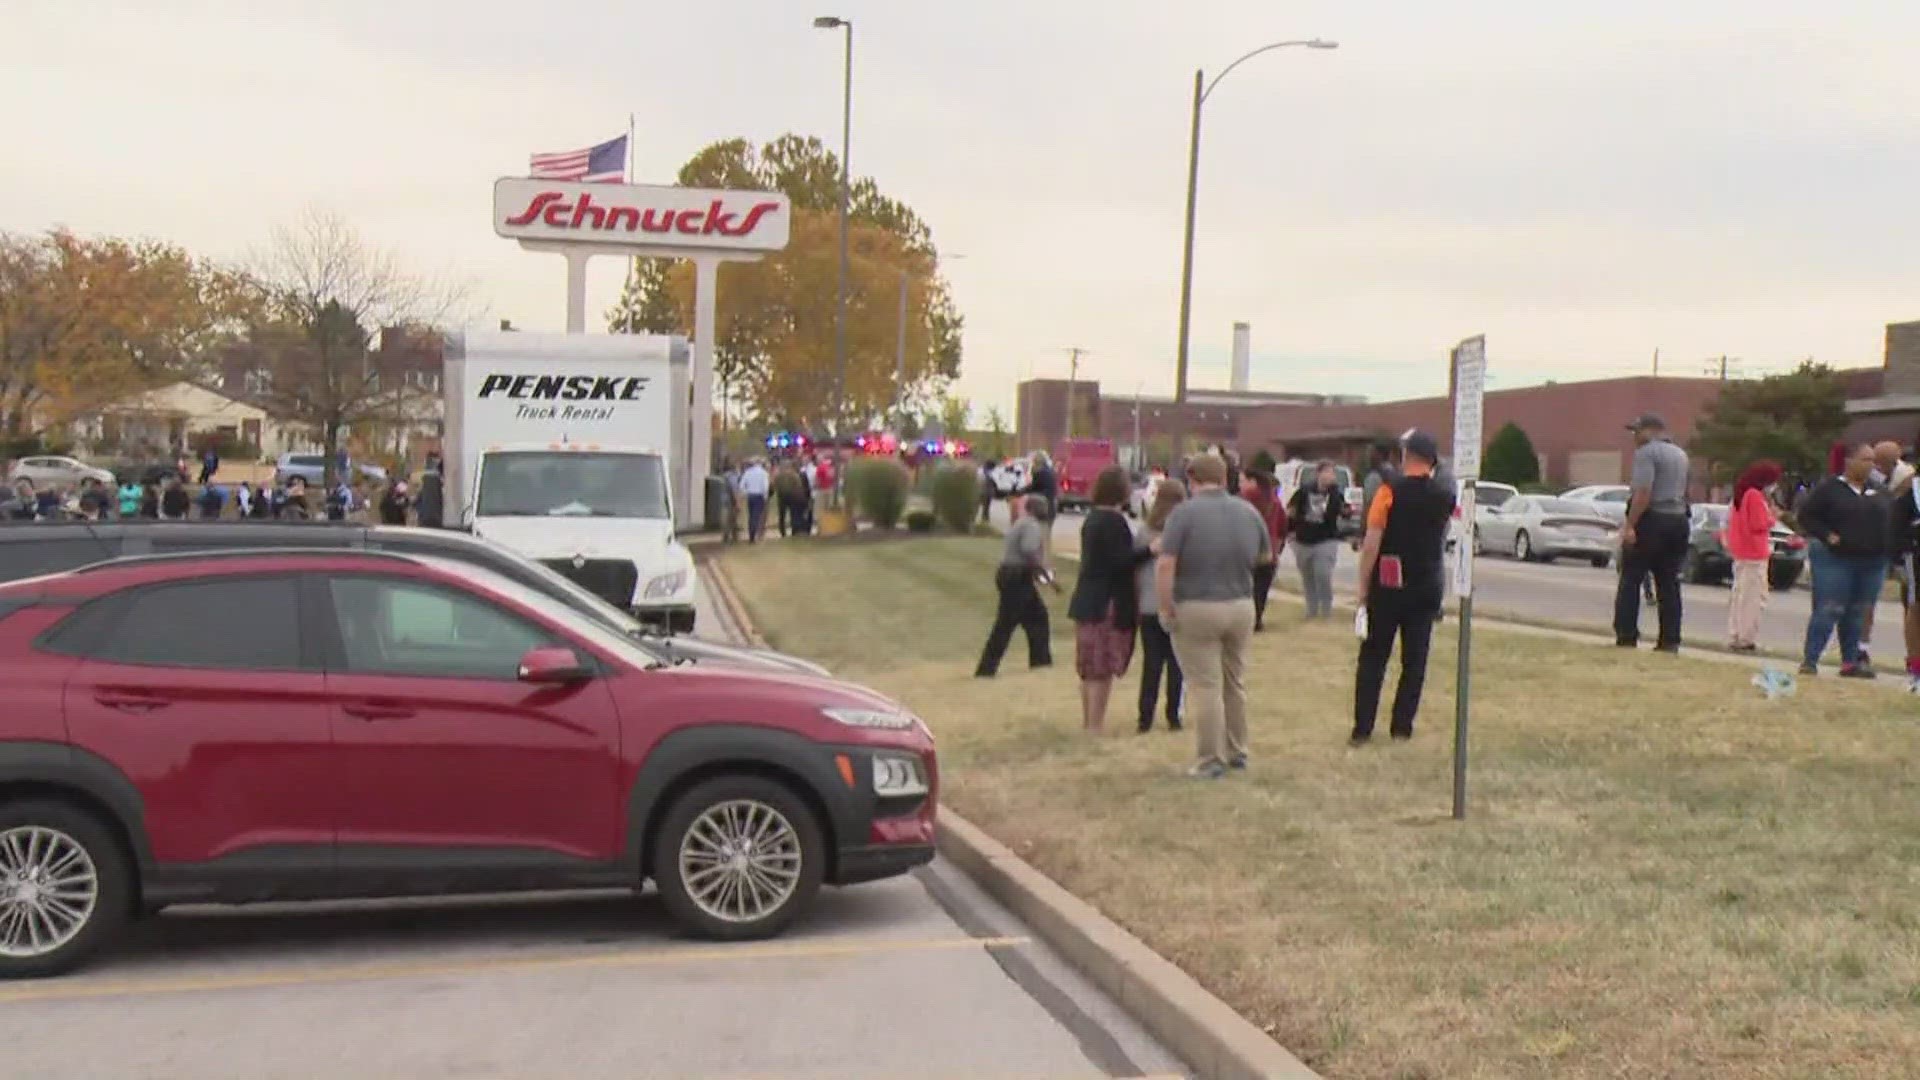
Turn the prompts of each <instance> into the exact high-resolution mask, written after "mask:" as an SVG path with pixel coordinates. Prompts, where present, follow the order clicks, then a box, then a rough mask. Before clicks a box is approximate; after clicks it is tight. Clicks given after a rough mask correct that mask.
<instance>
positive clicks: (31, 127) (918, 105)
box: [0, 0, 1920, 406]
mask: <svg viewBox="0 0 1920 1080" xmlns="http://www.w3.org/2000/svg"><path fill="white" fill-rule="evenodd" d="M821 2H822V3H827V2H829V0H821ZM830 2H831V3H833V4H837V5H838V6H836V7H833V8H831V9H828V8H822V9H821V10H819V11H816V10H814V9H813V8H810V7H807V6H806V5H804V4H796V3H793V2H788V0H706V2H704V3H700V4H668V3H659V2H655V3H635V2H633V0H624V2H620V3H614V2H600V0H548V2H546V3H537V4H530V3H525V2H516V3H500V2H494V0H466V2H464V3H459V4H454V3H438V2H437V3H421V2H409V0H322V2H314V3H305V2H295V0H250V2H246V3H225V2H206V3H200V2H192V0H158V2H155V0H147V2H145V3H133V4H116V3H101V2H89V3H84V4H82V3H77V2H74V0H52V2H45V0H5V2H0V37H4V39H5V40H7V41H8V42H9V44H8V47H7V62H6V63H5V64H4V65H0V101H5V102H7V107H6V108H5V109H4V110H0V134H3V135H4V145H5V146H6V147H7V148H8V150H7V153H6V154H5V157H4V161H5V164H4V166H0V227H4V228H9V229H39V228H44V227H47V226H50V225H54V224H64V225H67V226H70V227H72V228H74V229H76V230H79V231H83V232H99V233H123V234H126V233H133V234H145V235H151V236H154V237H159V238H164V239H168V240H172V241H176V242H178V243H181V244H184V245H187V246H189V247H191V248H193V249H196V250H198V251H204V252H207V253H211V254H218V255H231V256H239V255H243V254H244V253H246V252H247V251H248V250H249V249H252V248H256V247H258V246H259V245H260V244H261V243H262V242H263V241H264V239H265V237H266V234H267V231H268V228H269V227H270V226H271V225H272V224H273V223H275V222H277V221H283V220H286V219H288V218H290V217H292V216H293V215H295V214H296V213H298V212H299V211H300V210H301V209H302V208H303V207H307V206H320V207H324V208H328V209H332V210H335V211H338V212H339V213H340V214H342V215H344V216H346V217H347V218H348V219H349V220H351V221H352V222H353V223H354V224H356V225H357V226H359V227H360V228H361V229H362V230H363V231H364V232H365V233H366V234H368V235H369V237H371V238H373V239H375V240H377V241H378V242H380V243H382V244H384V245H386V246H388V247H390V248H392V249H394V250H395V251H397V252H398V253H399V254H401V255H402V256H403V257H404V258H405V259H406V260H407V262H408V263H409V264H411V265H412V266H414V267H416V268H418V269H420V270H422V271H425V272H430V273H451V274H455V275H457V276H460V277H463V278H466V279H469V280H471V281H472V282H473V283H474V285H475V290H476V293H477V296H478V299H479V300H480V301H481V302H482V303H483V304H484V305H485V307H486V308H487V310H488V311H489V312H490V314H491V315H492V316H494V317H506V318H511V319H512V320H513V321H514V322H515V323H516V324H517V325H520V326H523V327H527V328H550V329H559V328H560V327H561V325H562V323H563V321H564V314H565V312H564V307H565V304H564V301H565V297H564V288H563V271H562V264H561V261H560V260H559V259H557V258H554V257H551V256H536V255H531V254H527V253H523V252H522V251H520V249H519V248H518V247H517V246H515V245H514V244H512V243H510V242H508V241H505V240H501V239H499V238H497V237H495V236H493V235H492V232H491V227H490V225H489V217H488V215H489V206H490V203H489V199H490V190H491V183H492V180H493V178H494V177H496V176H500V175H519V174H521V173H523V172H524V169H525V164H526V155H527V154H528V152H530V151H534V150H560V149H568V148H573V147H578V146H583V145H587V144H589V143H593V142H597V141H600V140H603V139H606V138H610V137H612V136H614V135H617V134H619V133H621V132H622V131H624V130H625V128H626V123H627V115H628V113H629V112H634V113H637V114H638V117H639V121H638V127H639V137H638V172H639V174H640V177H641V178H642V179H657V180H659V181H660V182H668V181H670V180H671V178H672V176H673V173H674V171H675V170H676V168H677V167H678V166H679V164H680V163H681V162H682V161H683V160H684V159H686V158H687V157H688V156H689V155H690V154H691V153H693V152H694V151H695V150H697V149H699V148H700V147H701V146H702V145H704V144H706V143H708V142H710V141H712V140H715V139H720V138H724V137H729V136H736V135H739V136H746V137H748V138H751V139H753V140H756V141H761V140H765V139H767V138H770V137H773V136H776V135H779V134H781V133H783V132H788V131H795V132H801V133H806V134H816V135H820V136H822V137H824V138H827V139H828V140H829V141H830V142H833V143H836V144H837V141H838V138H839V115H840V114H839V109H840V38H839V37H838V36H837V35H836V34H828V33H824V32H820V31H815V30H813V29H811V28H810V26H809V22H810V18H811V16H813V15H815V14H827V13H831V14H838V15H844V16H848V17H851V18H852V19H854V21H855V23H856V26H857V30H856V42H855V50H856V51H855V74H854V94H855V97H854V143H853V163H854V169H855V171H856V172H859V173H865V174H870V175H872V176H874V177H875V178H876V179H877V180H878V182H879V183H880V185H881V187H882V188H883V189H884V190H886V191H887V192H889V193H891V194H893V195H896V196H898V197H900V198H903V199H905V200H906V201H907V202H909V203H910V204H912V205H913V207H914V208H915V209H916V210H917V211H919V213H920V215H921V216H922V217H923V218H925V219H926V221H927V222H928V223H929V224H930V225H931V226H932V228H933V231H934V236H935V239H936V241H937V242H938V244H939V246H940V248H941V250H942V251H943V252H950V253H962V254H964V255H965V256H966V258H965V259H964V260H961V261H955V262H953V263H952V264H951V265H949V266H948V267H947V272H948V275H949V277H950V278H951V280H952V281H953V284H954V291H955V296H956V299H957V300H958V302H959V304H960V307H961V310H962V312H963V313H964V314H965V316H966V319H967V331H966V338H965V344H966V358H965V364H964V374H963V376H962V379H961V384H960V389H961V392H962V393H964V394H967V395H969V396H971V397H972V398H973V399H974V400H975V401H976V402H979V403H981V404H988V403H997V404H1001V405H1003V406H1006V405H1010V403H1011V401H1012V396H1013V392H1012V386H1013V383H1014V382H1015V381H1016V380H1017V379H1019V378H1022V377H1025V376H1027V375H1029V374H1051V375H1061V376H1064V375H1065V373H1066V353H1065V351H1064V347H1065V346H1070V345H1078V346H1083V347H1085V348H1087V349H1089V350H1091V353H1090V356H1089V357H1088V359H1087V360H1086V361H1085V363H1084V365H1083V377H1091V378H1097V379H1099V380H1101V381H1102V382H1103V383H1104V384H1105V385H1106V386H1107V388H1108V389H1109V390H1110V391H1111V392H1117V393H1130V392H1133V391H1134V390H1135V388H1136V387H1137V388H1140V389H1142V390H1144V391H1145V392H1146V393H1148V394H1153V393H1166V392H1169V391H1170V390H1171V387H1172V370H1173V366H1172V356H1173V351H1174V350H1173V342H1174V334H1175V326H1176V315H1177V306H1178V299H1179V292H1178V289H1179V268H1180V262H1179V259H1180V227H1181V212H1182V208H1183V200H1184V184H1185V179H1186V146H1187V121H1188V115H1189V108H1190V94H1191V87H1192V78H1193V70H1194V69H1195V68H1196V67H1204V68H1206V69H1208V70H1209V71H1212V70H1216V69H1218V68H1220V67H1222V66H1224V65H1225V64H1226V63H1227V62H1229V61H1231V60H1232V59H1233V58H1234V57H1235V56H1238V55H1239V54H1240V53H1242V52H1245V51H1246V50H1248V49H1250V48H1253V47H1255V46H1257V45H1260V44H1263V43H1266V42H1268V41H1273V40H1281V39H1287V38H1296V37H1299V38H1305V37H1315V36H1321V37H1327V38H1333V39H1337V40H1338V41H1339V42H1340V45H1341V47H1340V49H1339V50H1338V51H1337V52H1309V51H1306V50H1282V51H1279V52H1275V53H1271V54H1268V55H1266V56H1262V57H1259V58H1257V59H1255V60H1253V61H1250V62H1249V63H1248V64H1246V65H1245V66H1243V67H1241V68H1240V69H1238V70H1237V71H1235V72H1234V73H1233V75H1232V77H1231V78H1229V79H1228V80H1227V81H1226V82H1224V83H1222V84H1221V87H1220V89H1219V90H1218V91H1217V92H1216V94H1215V96H1214V97H1212V98H1211V99H1210V100H1209V101H1208V104H1207V108H1206V118H1205V125H1204V128H1205V130H1204V138H1203V143H1204V147H1203V154H1202V163H1201V182H1200V215H1199V221H1200V225H1199V234H1198V235H1199V239H1198V244H1197V251H1196V265H1197V270H1196V274H1195V285H1194V293H1195V296H1194V315H1193V336H1194V346H1193V351H1194V357H1195V378H1194V382H1195V384H1196V385H1203V384H1224V382H1225V380H1226V358H1227V352H1228V347H1229V342H1230V332H1231V331H1230V328H1231V324H1232V322H1233V321H1234V320H1236V319H1242V320H1246V321H1248V322H1251V323H1252V324H1253V342H1254V382H1255V385H1256V387H1257V388H1262V389H1272V390H1283V389H1284V390H1306V391H1324V392H1342V393H1359V394H1366V395H1368V396H1370V397H1373V398H1375V399H1388V398H1393V397H1405V396H1411V395H1416V394H1424V393H1437V392H1441V391H1443V390H1444V388H1445V383H1446V379H1445V372H1444V367H1443V364H1444V357H1445V355H1446V349H1447V347H1448V346H1449V345H1450V344H1451V343H1452V342H1454V341H1456V340H1457V339H1459V338H1461V337H1464V336H1467V335H1470V334H1473V333H1479V332H1484V333H1486V334H1487V335H1488V338H1489V354H1490V379H1491V381H1492V383H1493V385H1494V386H1495V387H1498V386H1503V385H1504V386H1514V385H1523V384H1526V383H1532V382H1539V381H1541V380H1543V379H1546V378H1558V379H1577V378H1595V377H1602V376H1607V375H1616V374H1624V373H1630V372H1640V371H1646V370H1648V369H1649V367H1650V364H1651V359H1652V355H1653V352H1654V350H1655V349H1656V348H1658V349H1660V350H1661V353H1662V357H1663V360H1662V371H1663V372H1673V373H1685V374H1697V373H1699V372H1700V371H1701V369H1702V367H1703V365H1704V364H1705V363H1706V361H1707V359H1708V358H1709V357H1717V356H1719V355H1721V354H1723V353H1725V354H1731V355H1733V356H1735V357H1739V358H1741V359H1742V360H1743V361H1744V367H1745V368H1746V369H1747V370H1750V371H1766V370H1778V369H1780V368H1781V367H1784V366H1787V365H1790V364H1791V363H1793V362H1794V361H1796V360H1798V359H1800V358H1802V357H1806V356H1813V357H1817V358H1819V359H1821V360H1825V361H1828V362H1830V363H1834V364H1837V365H1847V366H1851V365H1859V364H1877V363H1879V362H1880V359H1881V344H1882V336H1883V333H1884V324H1886V323H1887V322H1890V321H1899V320H1904V319H1913V318H1920V258H1916V255H1920V212H1916V209H1917V206H1920V201H1917V199H1916V195H1917V193H1920V125H1917V124H1916V123H1915V122H1914V119H1915V117H1917V116H1920V64H1916V63H1915V62H1914V60H1913V56H1912V48H1913V45H1914V43H1915V42H1916V41H1920V5H1915V4H1911V3H1900V2H1897V0H1877V2H1871V3H1869V2H1864V0H1829V2H1827V3H1823V4H1806V3H1798V2H1795V3H1787V2H1779V0H1681V2H1675V0H1661V2H1649V0H1614V2H1612V3H1610V4H1607V5H1604V6H1603V7H1600V8H1594V7H1591V6H1588V5H1570V4H1559V3H1539V2H1537V0H1530V2H1520V0H1455V2H1453V3H1447V4H1437V3H1416V2H1414V0H1395V2H1381V0H1338V2H1335V0H1320V2H1296V3H1286V4H1276V3H1272V2H1270V0H1187V2H1184V3H1178V4H1170V3H1166V2H1164V0H1037V2H1036V0H1026V2H1014V0H969V2H966V3H958V4H955V3H945V4H930V3H921V2H912V0H908V2H902V0H892V2H886V3H881V2H874V0H853V2H848V0H830ZM1576 8H1578V9H1580V14H1579V15H1578V16H1576V14H1575V13H1574V9H1576ZM594 270H595V272H594V281H593V283H592V286H593V291H592V294H591V300H590V303H591V311H592V314H593V316H594V317H595V318H596V319H597V318H598V316H599V315H600V314H601V313H603V312H604V311H605V310H606V309H607V308H608V307H609V306H610V305H611V303H612V301H613V299H614V297H615V295H616V294H617V292H618V287H619V283H620V282H619V278H620V273H621V271H620V268H619V265H618V263H617V262H615V261H611V260H609V261H604V262H596V264H595V268H594ZM602 325H603V324H602ZM1736 370H1739V367H1738V366H1736Z"/></svg>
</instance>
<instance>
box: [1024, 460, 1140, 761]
mask: <svg viewBox="0 0 1920 1080" xmlns="http://www.w3.org/2000/svg"><path fill="white" fill-rule="evenodd" d="M1128 491H1129V487H1128V484H1127V471H1126V470H1125V469H1122V468H1121V467H1120V466H1118V465H1109V466H1107V467H1106V468H1104V469H1101V470H1100V473H1099V475H1098V476H1095V477H1094V478H1093V489H1092V490H1091V491H1090V492H1089V493H1088V496H1087V498H1088V501H1089V502H1090V503H1091V504H1092V505H1091V506H1090V507H1089V508H1088V509H1087V520H1086V521H1085V522H1083V523H1082V524H1081V526H1080V577H1079V579H1078V580H1077V581H1075V582H1074V585H1073V599H1072V600H1071V601H1070V602H1069V603H1068V604H1067V617H1068V618H1070V619H1072V620H1073V623H1074V633H1073V666H1074V671H1075V673H1076V674H1078V675H1079V676H1080V726H1081V728H1082V730H1084V731H1086V732H1087V733H1088V734H1091V735H1099V734H1102V733H1104V732H1105V731H1106V723H1107V700H1108V698H1109V697H1111V696H1112V694H1113V680H1115V679H1117V678H1119V677H1120V676H1122V675H1125V674H1126V673H1127V665H1128V663H1129V662H1131V661H1132V659H1133V631H1134V628H1135V626H1137V625H1138V624H1139V621H1140V597H1139V594H1138V593H1137V592H1136V591H1135V588H1134V571H1135V570H1136V569H1137V568H1138V567H1139V565H1140V563H1141V562H1143V561H1145V560H1146V559H1148V558H1151V556H1150V555H1148V554H1145V553H1140V552H1136V551H1135V550H1134V546H1133V528H1132V526H1130V525H1128V524H1127V519H1126V516H1125V515H1124V514H1122V513H1121V512H1120V508H1121V507H1122V506H1125V505H1126V502H1127V494H1128ZM1040 524H1041V527H1042V528H1046V527H1047V523H1046V522H1045V521H1042V522H1041V523H1040ZM1043 547H1044V543H1043Z"/></svg>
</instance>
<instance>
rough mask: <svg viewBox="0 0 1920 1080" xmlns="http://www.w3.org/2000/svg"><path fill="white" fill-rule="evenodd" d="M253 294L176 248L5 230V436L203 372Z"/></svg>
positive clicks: (1, 298) (0, 384) (237, 326)
mask: <svg viewBox="0 0 1920 1080" xmlns="http://www.w3.org/2000/svg"><path fill="white" fill-rule="evenodd" d="M245 296H246V290H245V288H244V280H243V278H242V277H241V275H239V274H238V273H236V272H234V271H232V270H229V269H226V268H222V267H218V266H215V265H213V264H210V263H207V262H204V261H200V260H196V259H194V258H193V257H191V256H190V255H188V254H187V253H186V252H185V251H184V250H182V249H180V248H177V247H173V246H171V245H167V244H161V243H154V242H134V241H128V240H119V239H112V238H106V239H87V238H83V237H79V236H75V235H74V234H72V233H70V232H66V231H64V230H59V229H56V230H53V231H51V232H48V233H46V234H44V235H41V236H22V235H18V234H11V233H0V431H4V433H5V434H6V435H7V436H9V437H10V438H16V439H17V438H19V437H21V436H23V435H26V434H28V433H29V432H31V431H32V430H33V429H34V428H35V427H37V426H39V425H40V424H42V423H46V422H60V421H65V420H70V419H73V418H75V417H78V416H80V415H83V414H85V413H88V412H91V411H97V409H98V408H99V406H101V405H104V404H106V403H107V402H110V401H112V400H113V399H115V398H118V397H121V396H124V395H126V394H129V393H134V392H138V391H141V390H146V389H151V388H153V387H155V386H158V385H160V384H162V383H165V382H169V381H172V380H175V379H181V378H188V377H194V376H198V375H203V374H205V373H206V364H207V361H208V359H209V357H210V355H211V354H212V352H213V351H214V350H215V349H217V348H218V347H219V346H220V345H221V344H222V343H223V342H226V341H229V340H231V339H232V338H233V337H234V336H235V335H237V334H238V333H239V332H240V330H241V327H242V319H241V315H242V313H243V312H244V310H245Z"/></svg>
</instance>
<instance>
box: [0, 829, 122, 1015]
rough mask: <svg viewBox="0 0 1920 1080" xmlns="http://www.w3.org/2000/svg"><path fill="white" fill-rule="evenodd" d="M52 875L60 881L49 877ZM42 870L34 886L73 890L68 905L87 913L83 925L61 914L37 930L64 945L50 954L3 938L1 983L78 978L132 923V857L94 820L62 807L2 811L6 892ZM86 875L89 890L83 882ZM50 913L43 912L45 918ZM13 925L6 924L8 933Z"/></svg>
mask: <svg viewBox="0 0 1920 1080" xmlns="http://www.w3.org/2000/svg"><path fill="white" fill-rule="evenodd" d="M23 845H24V846H23ZM49 870H52V871H57V872H58V875H59V876H56V877H51V878H49V877H47V876H46V875H47V874H48V871H49ZM36 871H37V873H38V874H39V875H40V876H39V877H37V878H34V879H33V881H34V884H36V885H37V886H40V885H43V883H45V882H48V881H52V882H64V883H67V889H66V890H64V891H63V894H62V899H64V900H65V901H66V904H67V908H68V910H69V911H75V910H78V909H81V908H83V909H84V910H81V911H79V913H78V918H77V920H71V921H70V919H69V918H68V917H63V916H60V915H57V914H56V915H53V916H52V919H53V921H51V922H45V923H36V924H35V925H38V926H43V927H46V928H48V929H50V930H51V932H52V936H54V937H56V938H59V939H60V940H57V941H56V942H54V943H51V944H50V945H49V946H48V947H44V948H43V947H38V946H35V945H34V944H33V943H32V941H31V939H30V938H29V939H28V940H26V941H17V939H16V938H15V937H14V936H13V934H9V933H8V932H6V931H0V979H38V978H45V977H47V976H50V975H59V974H62V973H63V972H67V971H71V970H72V969H73V968H75V967H77V966H78V965H80V964H81V963H82V962H84V961H85V960H86V959H87V958H88V957H89V956H91V955H93V953H95V952H96V951H98V950H99V949H100V948H101V947H103V946H105V945H107V944H108V943H109V942H111V941H112V940H113V939H114V938H115V937H116V936H118V935H119V933H120V931H121V930H122V928H124V927H125V926H126V924H127V922H128V921H129V919H130V916H131V911H132V906H133V905H132V900H133V873H132V870H131V869H130V866H129V863H128V860H127V853H126V851H125V849H124V848H122V847H121V845H120V842H119V840H118V839H116V838H115V836H114V835H113V832H112V830H110V829H109V828H108V827H107V826H106V825H105V824H104V823H103V822H102V821H101V820H100V819H99V818H98V817H96V816H94V815H93V814H90V813H88V812H87V811H85V810H81V809H79V808H77V807H73V806H69V805H67V804H66V803H58V802H20V803H13V804H11V805H8V806H0V889H3V888H4V887H5V886H6V885H9V884H12V883H13V882H14V881H16V880H18V875H20V874H22V873H28V872H36ZM83 876H84V878H85V879H86V884H80V883H79V882H80V879H81V878H82V877H83ZM83 893H84V894H85V895H84V898H83V897H82V894H83ZM6 910H8V907H7V904H6V903H5V902H0V911H6ZM45 911H46V909H44V908H42V909H40V912H41V913H42V914H43V916H44V913H45ZM10 922H11V920H5V919H0V926H5V925H9V924H10ZM14 933H16V934H17V933H24V931H21V930H16V931H14Z"/></svg>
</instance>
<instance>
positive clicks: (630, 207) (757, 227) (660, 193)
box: [493, 177, 793, 251]
mask: <svg viewBox="0 0 1920 1080" xmlns="http://www.w3.org/2000/svg"><path fill="white" fill-rule="evenodd" d="M792 225H793V210H792V207H791V206H790V205H789V204H788V202H787V197H786V196H785V195H782V194H780V193H779V192H772V191H714V190H708V189H704V188H682V187H653V186H649V185H640V184H573V183H566V182H562V181H556V180H526V179H520V178H517V177H505V178H502V179H500V180H496V181H494V184H493V231H494V232H496V233H499V234H500V235H501V236H505V237H510V238H512V239H515V240H542V241H549V242H555V241H557V242H561V243H584V244H594V243H604V244H626V245H634V244H645V245H649V246H654V247H681V248H718V249H722V250H730V251H779V250H780V249H782V248H784V247H786V246H787V233H788V231H789V230H790V229H791V228H792Z"/></svg>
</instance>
